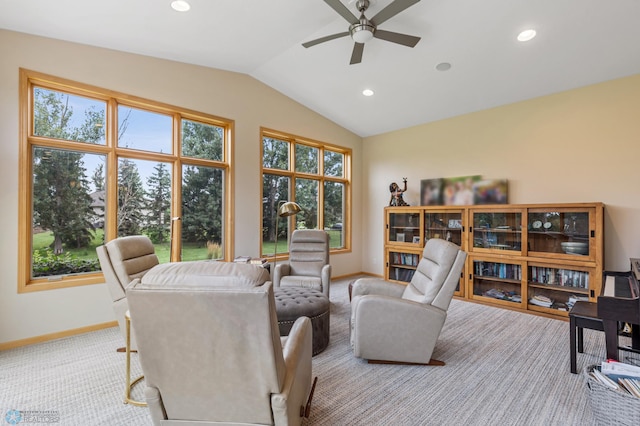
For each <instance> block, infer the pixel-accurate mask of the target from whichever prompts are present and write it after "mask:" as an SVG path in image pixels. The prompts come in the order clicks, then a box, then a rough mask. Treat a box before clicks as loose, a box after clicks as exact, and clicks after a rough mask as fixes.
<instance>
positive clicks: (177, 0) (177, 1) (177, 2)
mask: <svg viewBox="0 0 640 426" xmlns="http://www.w3.org/2000/svg"><path fill="white" fill-rule="evenodd" d="M171 7H172V8H173V10H175V11H177V12H186V11H187V10H189V9H191V6H190V5H189V3H187V2H186V1H184V0H174V1H172V2H171Z"/></svg>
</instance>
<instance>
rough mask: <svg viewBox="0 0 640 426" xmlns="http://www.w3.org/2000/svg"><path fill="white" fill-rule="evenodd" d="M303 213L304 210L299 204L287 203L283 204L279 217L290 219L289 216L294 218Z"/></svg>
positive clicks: (279, 210)
mask: <svg viewBox="0 0 640 426" xmlns="http://www.w3.org/2000/svg"><path fill="white" fill-rule="evenodd" d="M301 211H302V209H301V208H300V206H299V205H298V204H297V203H294V202H293V201H287V202H286V203H284V204H282V205H281V206H280V208H279V209H278V216H280V217H289V216H293V215H294V214H298V213H300V212H301Z"/></svg>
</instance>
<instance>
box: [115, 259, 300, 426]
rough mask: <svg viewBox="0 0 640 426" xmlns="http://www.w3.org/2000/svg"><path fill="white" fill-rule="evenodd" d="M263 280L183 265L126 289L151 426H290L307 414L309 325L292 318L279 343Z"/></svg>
mask: <svg viewBox="0 0 640 426" xmlns="http://www.w3.org/2000/svg"><path fill="white" fill-rule="evenodd" d="M189 263H191V265H189ZM205 263H208V264H209V265H204V264H205ZM216 263H218V265H216ZM184 268H187V269H186V270H185V269H184ZM256 268H257V269H256ZM216 270H217V271H218V272H219V273H220V275H217V276H215V275H213V274H216ZM262 272H264V274H263V273H262ZM238 277H239V278H238ZM268 279H269V274H268V273H267V272H266V271H264V270H263V269H262V268H261V267H259V266H255V265H246V264H233V263H222V262H186V265H184V266H183V265H169V266H165V264H162V265H160V266H159V267H158V268H155V269H154V270H153V271H151V272H150V273H149V274H147V275H145V276H144V277H143V278H142V281H140V280H136V281H134V282H133V283H132V284H131V285H130V286H129V287H128V288H127V299H128V300H129V308H130V313H131V321H132V324H135V329H134V331H135V333H136V336H137V340H138V356H139V359H140V363H141V366H142V371H143V372H144V376H145V383H146V389H145V397H146V400H147V404H148V406H149V410H150V413H151V418H152V420H153V424H154V425H155V426H160V425H162V426H172V425H173V426H186V425H196V424H198V425H216V424H225V425H241V424H242V425H249V424H261V425H274V424H275V425H298V424H300V423H301V421H302V416H303V415H308V408H309V403H310V402H308V398H309V395H310V391H311V351H312V348H311V321H310V320H309V318H307V317H301V318H298V320H296V322H295V323H294V325H293V328H292V329H291V333H290V334H289V336H288V337H287V338H286V339H284V344H283V343H282V342H283V341H282V340H281V338H280V333H279V329H278V322H277V317H276V310H275V300H274V297H273V286H272V283H271V282H270V281H268ZM263 283H264V284H263Z"/></svg>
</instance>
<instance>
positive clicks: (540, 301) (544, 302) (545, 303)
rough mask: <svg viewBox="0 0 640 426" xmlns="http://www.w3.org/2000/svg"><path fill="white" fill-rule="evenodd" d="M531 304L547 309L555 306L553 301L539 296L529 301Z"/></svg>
mask: <svg viewBox="0 0 640 426" xmlns="http://www.w3.org/2000/svg"><path fill="white" fill-rule="evenodd" d="M529 303H531V304H532V305H536V306H542V307H545V308H550V307H551V306H553V300H551V299H549V298H548V297H546V296H542V295H539V294H538V295H535V296H533V297H532V298H531V299H529Z"/></svg>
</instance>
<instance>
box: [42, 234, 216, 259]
mask: <svg viewBox="0 0 640 426" xmlns="http://www.w3.org/2000/svg"><path fill="white" fill-rule="evenodd" d="M103 235H104V231H103V230H101V229H98V230H97V231H96V232H95V233H94V238H93V241H92V242H91V244H90V245H89V246H88V247H83V248H79V249H65V251H66V252H69V253H70V254H71V255H72V256H73V257H75V258H77V259H82V260H85V259H96V258H97V257H98V255H97V254H96V247H98V246H100V245H102V244H103ZM51 243H53V234H52V233H51V232H40V233H37V234H34V235H33V250H34V251H35V250H44V249H46V248H48V247H49V246H50V245H51ZM154 247H155V251H156V255H157V256H158V260H159V261H160V263H165V262H168V261H169V243H168V242H166V243H162V244H154ZM205 259H207V248H206V247H202V246H201V245H198V244H191V243H185V244H183V245H182V260H205Z"/></svg>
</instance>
